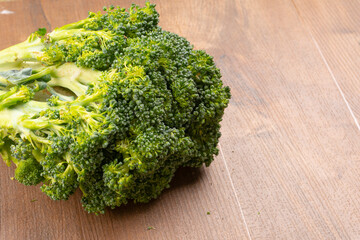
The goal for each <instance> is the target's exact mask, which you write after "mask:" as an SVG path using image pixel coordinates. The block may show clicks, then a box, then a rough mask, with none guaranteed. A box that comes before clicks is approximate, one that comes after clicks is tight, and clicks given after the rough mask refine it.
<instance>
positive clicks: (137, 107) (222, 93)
mask: <svg viewBox="0 0 360 240" xmlns="http://www.w3.org/2000/svg"><path fill="white" fill-rule="evenodd" d="M104 11H105V13H101V12H98V13H89V16H88V18H86V19H84V20H81V21H79V22H76V23H72V24H68V25H65V26H63V27H60V28H57V29H55V30H54V31H53V32H50V33H47V34H46V31H45V30H44V29H39V31H37V32H35V33H33V34H32V35H30V37H29V38H28V39H27V40H26V41H25V42H23V43H20V44H18V45H14V46H13V47H10V48H8V49H5V50H2V51H0V154H1V155H2V157H3V159H4V161H5V162H6V163H7V164H8V165H9V164H10V163H11V162H14V163H15V164H16V165H17V168H16V170H15V178H16V179H17V180H18V181H19V182H21V183H23V184H25V185H36V184H38V183H39V182H42V186H41V190H42V191H43V192H44V193H45V194H47V195H48V196H49V197H50V198H51V199H54V200H61V199H68V197H69V196H70V195H71V194H72V193H74V191H75V190H76V189H77V188H80V190H81V191H82V192H83V198H82V203H83V206H84V208H85V210H87V211H88V212H93V213H103V212H104V211H105V208H106V207H111V208H114V207H117V206H120V205H121V204H125V203H127V202H128V201H134V202H148V201H150V200H151V199H154V198H156V197H158V196H159V194H160V193H161V192H162V191H163V190H164V189H165V188H167V187H169V184H170V181H171V179H172V178H173V176H174V173H175V172H176V170H177V169H178V168H179V167H182V166H190V167H201V166H202V165H203V164H205V165H206V166H209V165H210V163H211V162H212V161H213V159H214V155H217V154H218V148H217V145H218V141H219V138H220V135H221V134H220V121H221V120H222V117H223V114H224V109H225V108H226V107H227V105H228V103H229V99H230V89H229V88H228V87H225V86H223V83H222V81H221V74H220V71H219V69H218V68H217V67H216V66H215V63H214V60H213V57H211V56H210V55H208V54H207V53H206V52H205V51H203V50H194V48H193V46H192V45H191V44H190V43H189V42H188V41H187V40H186V39H185V38H183V37H180V36H178V35H177V34H174V33H171V32H168V31H165V30H162V29H161V28H160V27H159V26H158V22H159V14H158V13H157V12H156V10H155V5H153V4H150V3H146V5H145V7H142V8H141V7H139V6H136V5H132V6H131V7H130V9H128V10H126V9H124V8H119V7H117V8H115V7H112V6H111V7H109V8H104ZM60 88H61V89H66V90H67V91H68V92H67V93H64V92H62V91H59V89H60ZM44 93H46V94H47V101H45V102H44V101H41V100H39V95H40V94H44ZM69 93H70V94H69Z"/></svg>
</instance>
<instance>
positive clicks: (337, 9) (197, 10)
mask: <svg viewBox="0 0 360 240" xmlns="http://www.w3.org/2000/svg"><path fill="white" fill-rule="evenodd" d="M131 2H132V1H128V0H127V1H110V0H108V1H103V0H101V1H97V0H87V1H85V0H83V1H75V0H72V1H70V0H48V1H46V0H42V1H40V0H23V1H20V0H19V1H3V0H0V12H1V11H2V10H5V9H6V10H8V11H12V12H14V13H13V14H0V33H1V38H0V49H2V48H5V47H7V46H10V45H12V44H15V43H17V42H20V41H22V40H24V39H25V38H26V37H27V36H28V35H29V34H30V33H31V32H33V31H34V30H36V29H37V28H39V27H47V28H48V29H53V28H55V27H57V26H61V25H63V24H66V23H70V22H74V21H76V20H79V19H82V18H84V17H86V16H87V12H88V11H89V10H90V11H97V10H100V9H101V8H102V6H104V5H110V4H113V5H120V6H124V7H128V6H129V5H130V3H131ZM135 2H136V3H139V4H143V3H144V1H135ZM154 2H156V3H157V10H158V11H159V13H160V25H161V26H162V27H163V29H166V30H169V31H173V32H175V33H178V34H180V35H182V36H184V37H186V38H187V39H188V40H190V41H191V42H192V43H193V44H194V46H195V47H196V48H198V49H205V50H206V51H207V52H209V53H210V54H212V55H214V57H215V61H216V63H217V65H218V66H219V68H220V69H221V71H222V74H223V81H224V82H225V84H226V85H229V86H230V87H231V90H232V99H231V102H230V105H229V107H228V109H227V110H226V113H225V116H224V120H223V122H222V138H221V141H220V145H219V147H220V154H219V156H217V157H216V160H215V161H214V162H213V164H212V165H211V166H210V167H209V168H205V167H204V168H201V169H199V170H196V169H195V170H194V169H188V168H186V169H181V170H180V171H179V172H178V173H177V175H176V177H175V179H174V181H173V182H172V187H171V188H170V189H169V190H167V191H165V192H164V193H163V194H162V195H161V197H160V198H159V199H157V200H154V201H152V202H150V203H148V204H139V205H135V204H130V205H127V206H123V207H120V208H117V209H115V210H113V211H108V212H107V213H106V214H105V215H101V216H93V215H89V214H87V213H85V212H84V211H83V210H82V207H81V204H80V202H79V200H80V197H81V196H80V195H81V194H80V193H78V192H77V193H76V194H75V195H74V196H72V197H71V198H70V199H69V200H68V201H52V200H49V199H48V198H47V197H46V196H45V195H44V194H42V193H41V192H40V190H39V189H38V187H25V186H22V185H21V184H19V183H17V182H16V181H12V180H11V179H10V177H12V176H13V169H11V168H7V167H6V166H5V164H0V239H1V240H8V239H360V202H359V201H360V191H359V189H360V175H359V172H360V150H359V149H360V141H359V139H360V132H359V130H360V128H359V124H358V121H357V119H358V117H359V114H360V97H359V94H357V93H358V92H360V80H359V78H360V74H359V73H360V71H359V70H358V69H359V66H360V58H359V56H360V44H359V41H360V24H359V22H360V21H359V20H360V2H359V1H356V0H346V1H345V0H344V1H342V0H330V1H328V0H271V1H269V0H222V1H215V0H207V1H205V0H195V1H190V0H172V1H166V0H162V1H154ZM33 200H36V201H33ZM207 212H210V215H208V214H207ZM148 227H153V228H154V229H152V230H147V228H148Z"/></svg>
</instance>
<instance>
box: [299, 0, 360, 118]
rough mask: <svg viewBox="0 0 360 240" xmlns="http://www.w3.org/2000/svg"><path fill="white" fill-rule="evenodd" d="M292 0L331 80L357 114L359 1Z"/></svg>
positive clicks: (359, 100)
mask: <svg viewBox="0 0 360 240" xmlns="http://www.w3.org/2000/svg"><path fill="white" fill-rule="evenodd" d="M312 2H313V1H311V0H310V1H309V0H306V1H298V0H295V1H294V5H295V7H296V8H297V9H298V11H299V13H300V14H299V15H300V16H301V18H302V20H303V22H304V25H305V26H306V28H308V31H309V32H310V33H311V35H313V38H314V41H315V42H316V44H318V51H320V52H321V53H322V54H323V56H324V59H325V61H326V62H327V63H328V65H329V69H330V71H331V72H332V73H333V75H334V80H335V81H337V82H338V84H339V87H340V88H341V90H342V91H343V92H344V94H345V98H346V99H347V101H348V102H349V104H350V107H351V109H352V110H353V111H354V114H355V116H356V118H357V119H359V118H360V97H359V92H360V81H359V78H360V67H359V66H360V57H359V56H360V24H359V22H360V14H359V11H360V2H359V1H357V0H348V1H324V0H319V1H317V4H312ZM315 16H316V17H315Z"/></svg>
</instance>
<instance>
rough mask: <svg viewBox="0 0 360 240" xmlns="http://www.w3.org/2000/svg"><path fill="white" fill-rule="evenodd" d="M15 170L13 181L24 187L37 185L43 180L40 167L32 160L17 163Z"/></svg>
mask: <svg viewBox="0 0 360 240" xmlns="http://www.w3.org/2000/svg"><path fill="white" fill-rule="evenodd" d="M16 165H17V167H16V169H15V179H16V180H18V181H19V182H20V183H22V184H24V185H27V186H29V185H37V184H39V183H40V182H42V181H43V180H44V178H43V177H42V175H41V173H42V166H41V165H40V163H39V162H38V161H36V160H35V159H34V158H29V159H27V160H22V161H19V162H18V163H17V164H16Z"/></svg>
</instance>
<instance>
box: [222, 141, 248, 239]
mask: <svg viewBox="0 0 360 240" xmlns="http://www.w3.org/2000/svg"><path fill="white" fill-rule="evenodd" d="M219 149H220V153H221V157H222V159H223V161H224V165H225V169H226V172H227V174H228V176H229V179H230V184H231V188H232V189H233V191H234V194H235V199H236V202H237V205H238V207H239V209H240V213H241V218H242V220H243V222H244V224H245V228H246V232H247V235H248V237H249V239H250V240H251V235H250V231H249V228H248V225H247V223H246V220H245V216H244V212H243V210H242V207H241V204H240V200H239V197H238V195H237V193H236V190H235V186H234V182H233V180H232V178H231V175H230V171H229V168H228V165H227V163H226V160H225V156H224V153H223V150H222V148H221V144H220V143H219Z"/></svg>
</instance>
